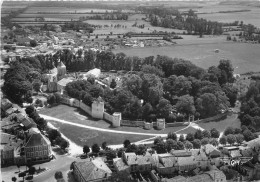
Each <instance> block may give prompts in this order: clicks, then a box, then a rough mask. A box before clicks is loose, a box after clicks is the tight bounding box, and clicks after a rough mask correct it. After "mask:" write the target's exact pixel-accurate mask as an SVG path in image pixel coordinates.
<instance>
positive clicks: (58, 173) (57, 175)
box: [54, 171, 63, 181]
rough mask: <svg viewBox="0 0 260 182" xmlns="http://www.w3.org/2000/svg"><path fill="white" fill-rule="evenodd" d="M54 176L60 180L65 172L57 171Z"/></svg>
mask: <svg viewBox="0 0 260 182" xmlns="http://www.w3.org/2000/svg"><path fill="white" fill-rule="evenodd" d="M54 178H55V179H56V180H57V181H59V180H60V179H63V174H62V172H61V171H56V172H55V174H54Z"/></svg>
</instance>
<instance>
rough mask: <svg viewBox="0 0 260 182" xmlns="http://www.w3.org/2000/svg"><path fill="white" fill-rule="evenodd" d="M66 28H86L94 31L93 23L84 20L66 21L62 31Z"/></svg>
mask: <svg viewBox="0 0 260 182" xmlns="http://www.w3.org/2000/svg"><path fill="white" fill-rule="evenodd" d="M66 30H74V31H77V32H79V30H86V31H88V32H89V33H93V31H94V28H93V26H92V25H90V24H88V23H85V22H82V21H70V22H65V24H64V25H62V31H63V32H64V31H66Z"/></svg>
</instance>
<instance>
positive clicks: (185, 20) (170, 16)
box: [140, 7, 223, 35]
mask: <svg viewBox="0 0 260 182" xmlns="http://www.w3.org/2000/svg"><path fill="white" fill-rule="evenodd" d="M140 10H141V11H142V12H143V13H145V14H146V18H147V19H148V20H149V21H150V23H151V25H153V26H158V27H165V28H176V29H180V30H187V31H188V34H199V35H202V34H207V35H211V34H213V35H220V34H222V33H223V31H222V24H221V23H218V22H213V21H207V20H206V19H202V18H198V17H197V14H196V13H195V12H194V11H193V10H189V11H188V12H187V13H182V14H181V13H180V12H179V11H178V10H176V9H172V8H146V7H142V9H140Z"/></svg>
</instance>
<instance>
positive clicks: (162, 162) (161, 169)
mask: <svg viewBox="0 0 260 182" xmlns="http://www.w3.org/2000/svg"><path fill="white" fill-rule="evenodd" d="M158 157H159V165H158V166H157V168H156V171H157V172H158V173H159V174H173V173H174V172H175V171H176V170H177V167H176V166H175V164H176V163H177V159H176V158H175V156H173V155H172V154H170V153H166V154H158Z"/></svg>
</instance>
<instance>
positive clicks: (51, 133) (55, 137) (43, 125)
mask: <svg viewBox="0 0 260 182" xmlns="http://www.w3.org/2000/svg"><path fill="white" fill-rule="evenodd" d="M25 112H26V114H27V115H28V117H30V118H32V119H33V121H34V122H35V123H36V124H37V128H38V129H39V130H40V131H47V133H48V137H49V140H50V141H51V143H52V145H54V144H56V145H59V146H60V147H61V148H62V149H63V150H64V149H66V148H67V147H69V142H68V141H67V140H65V139H64V138H62V137H61V134H60V132H59V131H58V130H55V129H52V128H49V127H48V126H47V123H48V122H47V121H46V120H45V119H44V118H42V117H40V116H39V114H38V113H37V111H36V109H35V108H34V106H33V105H30V106H28V107H27V108H26V109H25Z"/></svg>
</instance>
